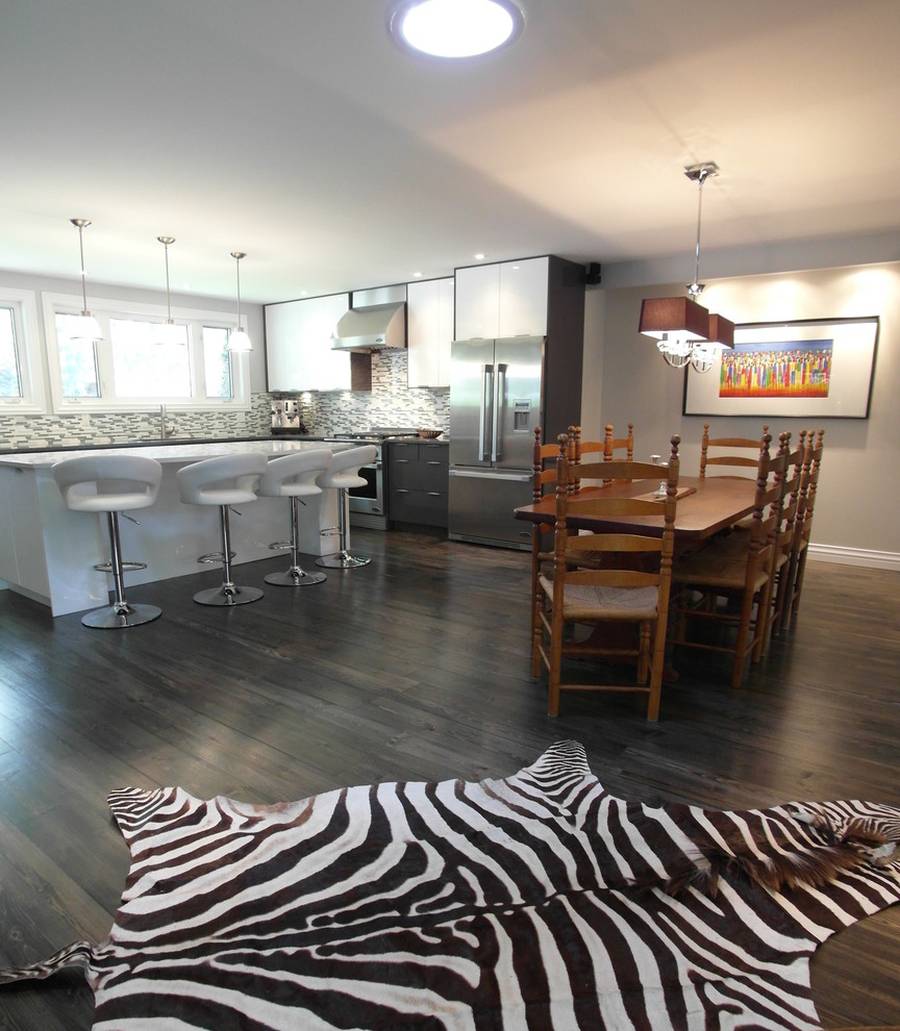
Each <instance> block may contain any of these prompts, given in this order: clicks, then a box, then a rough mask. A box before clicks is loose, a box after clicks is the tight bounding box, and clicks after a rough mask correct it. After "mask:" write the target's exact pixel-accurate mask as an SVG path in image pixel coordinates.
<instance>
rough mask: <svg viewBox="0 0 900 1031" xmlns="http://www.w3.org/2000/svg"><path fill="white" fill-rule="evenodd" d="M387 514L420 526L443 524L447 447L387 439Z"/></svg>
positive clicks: (444, 524)
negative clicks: (388, 441) (389, 440)
mask: <svg viewBox="0 0 900 1031" xmlns="http://www.w3.org/2000/svg"><path fill="white" fill-rule="evenodd" d="M387 449H388V492H389V502H388V518H389V519H390V520H391V522H398V523H418V524H419V525H420V526H442V527H445V528H446V526H447V521H448V517H447V493H448V489H449V484H450V473H449V466H448V460H449V455H450V449H449V448H448V447H447V446H446V445H442V444H413V443H410V444H406V443H395V442H391V443H389V444H388V445H387Z"/></svg>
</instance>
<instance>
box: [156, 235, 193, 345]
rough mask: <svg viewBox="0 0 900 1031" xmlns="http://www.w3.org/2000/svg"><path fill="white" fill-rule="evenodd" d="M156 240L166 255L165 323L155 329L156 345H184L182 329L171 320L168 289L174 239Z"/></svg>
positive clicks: (170, 298)
mask: <svg viewBox="0 0 900 1031" xmlns="http://www.w3.org/2000/svg"><path fill="white" fill-rule="evenodd" d="M156 239H157V240H159V242H160V243H161V244H162V245H163V247H164V248H165V254H166V321H165V322H163V323H162V324H161V325H159V326H156V327H155V331H156V343H158V344H184V343H187V339H186V336H185V332H184V328H183V327H182V326H179V325H178V324H177V323H176V322H175V320H174V319H173V318H172V294H171V291H170V289H169V248H170V247H171V246H172V244H173V243H175V237H174V236H157V238H156Z"/></svg>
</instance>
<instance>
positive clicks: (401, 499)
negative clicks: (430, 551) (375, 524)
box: [388, 487, 447, 526]
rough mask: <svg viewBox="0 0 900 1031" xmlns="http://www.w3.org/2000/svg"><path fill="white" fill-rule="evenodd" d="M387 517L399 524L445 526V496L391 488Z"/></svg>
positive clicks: (433, 492) (430, 492)
mask: <svg viewBox="0 0 900 1031" xmlns="http://www.w3.org/2000/svg"><path fill="white" fill-rule="evenodd" d="M388 515H389V517H390V518H391V519H392V520H396V521H397V522H400V523H419V524H420V525H423V526H446V525H447V494H446V492H445V493H443V494H441V493H438V492H437V491H426V490H406V489H404V488H396V487H395V488H392V489H391V502H390V510H389V512H388Z"/></svg>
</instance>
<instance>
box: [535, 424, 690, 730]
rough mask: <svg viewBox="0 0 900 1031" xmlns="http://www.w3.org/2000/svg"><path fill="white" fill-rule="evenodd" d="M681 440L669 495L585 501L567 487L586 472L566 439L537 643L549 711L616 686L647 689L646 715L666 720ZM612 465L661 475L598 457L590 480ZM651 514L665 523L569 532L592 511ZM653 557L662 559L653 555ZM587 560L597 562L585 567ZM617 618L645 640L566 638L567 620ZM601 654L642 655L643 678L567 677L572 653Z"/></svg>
mask: <svg viewBox="0 0 900 1031" xmlns="http://www.w3.org/2000/svg"><path fill="white" fill-rule="evenodd" d="M678 444H679V438H678V437H673V438H672V454H671V457H670V459H669V467H668V470H667V481H666V482H667V490H666V496H665V498H661V499H660V500H650V499H644V498H603V497H593V498H590V499H579V498H578V496H577V495H574V496H572V495H570V494H569V492H568V490H567V485H568V484H569V483H570V482H571V481H572V480H573V479H574V477H575V476H577V475H578V473H579V470H578V468H577V467H573V466H572V465H571V463H570V462H569V460H568V455H567V454H566V451H567V447H566V441H565V438H564V437H561V438H560V451H561V454H560V458H559V471H558V474H557V483H556V523H555V526H554V540H553V579H552V580H551V579H550V578H549V577H547V576H543V575H542V576H541V577H540V585H541V588H542V592H543V597H542V602H541V605H540V608H539V609H538V621H539V625H538V628H537V632H536V634H535V636H534V638H533V644H532V647H533V655H534V658H535V660H536V663H537V664H539V663H540V662H543V664H544V665H545V666H546V668H547V670H548V675H549V681H548V688H547V712H548V714H549V715H550V716H557V715H558V714H559V699H560V693H561V692H562V691H616V692H637V693H643V694H646V695H648V702H647V719H649V720H656V719H658V718H659V702H660V692H661V689H662V676H663V666H664V661H665V645H666V624H667V622H668V611H669V592H670V588H671V577H672V553H673V549H674V541H675V509H676V503H677V502H676V498H677V490H678ZM605 466H608V469H607V470H606V471H608V472H609V473H611V474H612V476H613V478H615V479H617V480H643V479H650V480H653V481H655V482H658V481H659V473H660V469H659V466H655V465H650V464H644V463H640V462H611V463H592V464H590V465H584V466H582V467H581V470H580V471H581V472H582V473H584V475H585V478H587V479H599V478H600V476H601V475H602V474H603V472H604V467H605ZM648 515H651V516H657V517H660V518H661V519H662V526H661V527H659V526H648V527H647V528H646V530H644V528H643V527H637V528H634V527H629V528H628V529H627V530H625V531H624V532H621V533H592V534H585V535H579V534H578V531H577V530H573V531H572V532H571V533H570V531H569V529H568V522H567V520H568V519H569V517H573V516H591V517H593V518H601V519H604V520H609V521H610V522H612V523H613V525H614V524H615V521H616V519H618V518H620V517H625V518H626V520H627V517H632V516H648ZM642 531H643V532H642ZM660 533H661V535H660ZM654 555H655V556H658V560H654V559H653V556H654ZM598 559H599V560H600V562H602V565H603V568H602V569H598V568H595V567H596V565H598V564H600V563H598ZM635 560H638V562H639V563H640V565H644V564H645V563H646V562H647V561H648V560H649V561H651V562H652V563H653V564H654V565H655V566H656V568H655V569H654V570H653V571H652V572H651V571H647V570H646V569H643V568H635V564H636V562H635ZM585 565H590V566H591V567H594V568H580V567H582V566H585ZM610 621H612V622H616V623H622V622H630V623H636V624H638V626H639V643H638V646H637V647H636V648H634V647H632V648H621V647H607V646H604V645H603V644H598V643H596V642H595V641H594V640H593V639H591V640H588V641H584V642H573V641H568V640H565V641H564V640H563V631H564V627H565V625H566V624H567V623H586V624H595V625H596V624H599V623H606V622H610ZM545 639H546V646H545ZM651 642H652V643H651ZM597 655H600V656H602V655H605V656H613V657H619V658H635V659H636V660H637V683H636V684H628V685H605V684H583V683H562V663H563V659H564V658H565V657H574V656H597Z"/></svg>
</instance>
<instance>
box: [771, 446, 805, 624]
mask: <svg viewBox="0 0 900 1031" xmlns="http://www.w3.org/2000/svg"><path fill="white" fill-rule="evenodd" d="M783 436H784V435H783ZM786 436H787V440H788V442H790V436H791V435H790V434H789V433H788V434H787V435H786ZM805 455H806V430H801V431H800V437H799V443H798V445H797V447H796V448H795V449H794V450H793V451H791V450H790V448H788V454H787V458H786V459H785V462H786V465H785V470H784V477H785V482H784V489H783V491H782V504H781V515H780V519H779V525H778V527H777V529H776V536H775V554H774V556H773V563H772V575H773V577H774V581H773V584H772V607H771V609H770V611H769V618H770V623H769V627H768V629H767V634H768V635H771V634H772V633H776V634H777V633H778V632H779V631H780V629H781V627H782V626H783V623H784V612H785V608H786V607H787V606H789V604H790V602H789V600H788V598H789V595H790V592H791V582H792V581H791V563H792V561H793V557H794V548H795V546H796V543H797V528H798V516H799V512H800V490H801V488H802V486H803V460H804V457H805Z"/></svg>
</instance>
